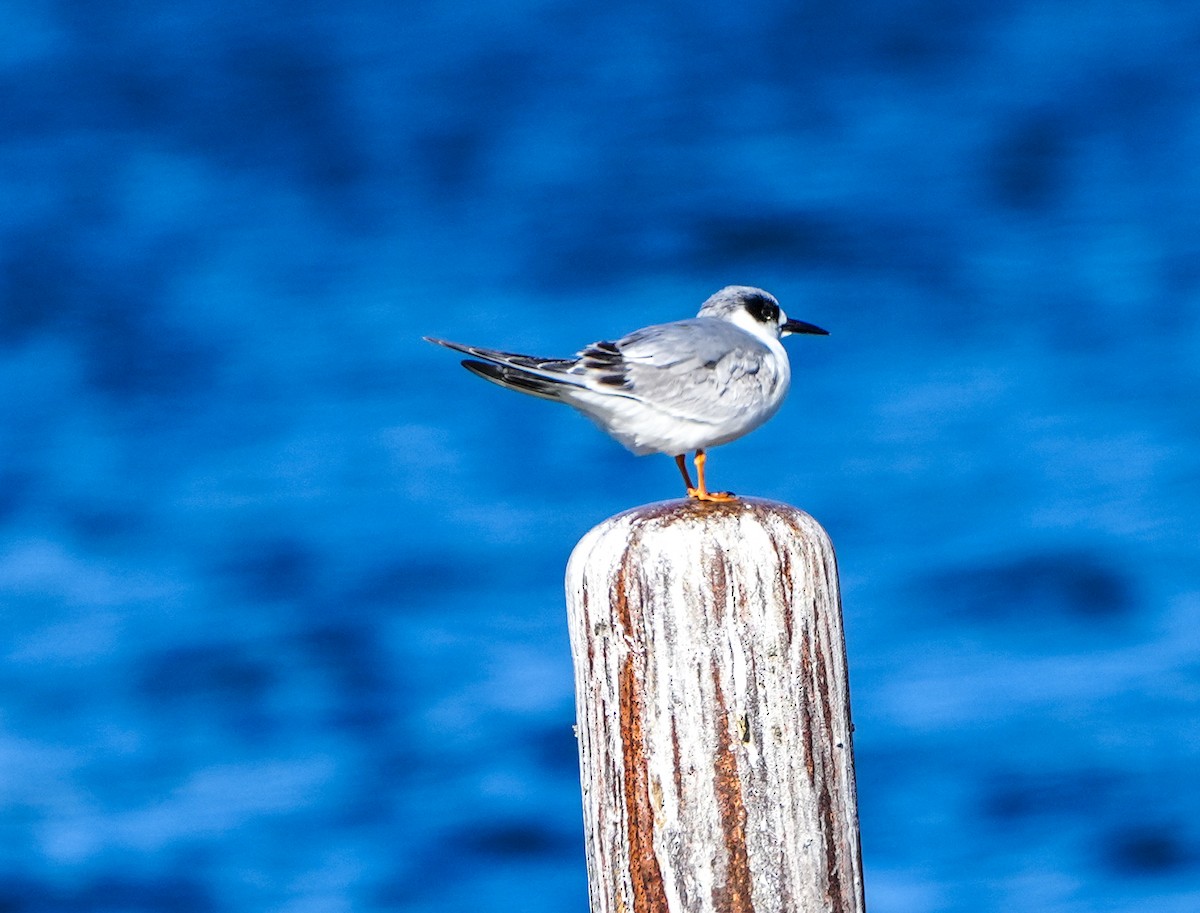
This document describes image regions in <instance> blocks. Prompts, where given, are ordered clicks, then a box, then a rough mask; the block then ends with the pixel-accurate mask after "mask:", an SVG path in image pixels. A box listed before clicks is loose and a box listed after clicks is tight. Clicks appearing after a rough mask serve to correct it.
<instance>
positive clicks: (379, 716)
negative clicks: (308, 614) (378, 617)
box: [299, 621, 396, 734]
mask: <svg viewBox="0 0 1200 913" xmlns="http://www.w3.org/2000/svg"><path fill="white" fill-rule="evenodd" d="M299 645H300V648H301V650H302V652H303V654H304V657H305V667H306V669H308V670H309V671H312V672H318V673H320V674H321V675H322V676H323V677H324V679H325V680H326V681H327V682H328V683H329V686H330V690H331V691H332V698H333V700H332V707H331V709H330V710H329V711H328V712H327V714H328V716H327V719H326V720H325V722H326V724H327V725H329V726H331V727H333V728H335V729H339V730H350V731H354V732H361V733H366V734H371V733H379V732H381V731H382V730H383V729H384V728H385V727H386V726H387V724H389V723H390V722H391V721H392V719H393V716H394V713H393V710H394V709H395V701H396V687H395V682H394V681H393V676H392V675H391V674H390V667H391V662H390V660H389V657H388V656H387V655H386V654H385V652H384V651H383V650H382V649H381V641H380V631H379V630H378V629H376V628H374V627H372V626H371V625H369V624H367V623H364V622H355V621H330V622H328V623H325V624H321V625H318V626H316V627H313V628H309V629H308V630H306V631H304V632H303V633H302V634H301V635H300V636H299Z"/></svg>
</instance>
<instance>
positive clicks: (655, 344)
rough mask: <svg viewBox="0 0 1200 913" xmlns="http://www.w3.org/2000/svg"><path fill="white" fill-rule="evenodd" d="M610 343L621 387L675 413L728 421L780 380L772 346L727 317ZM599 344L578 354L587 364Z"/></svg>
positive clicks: (701, 419) (645, 331)
mask: <svg viewBox="0 0 1200 913" xmlns="http://www.w3.org/2000/svg"><path fill="white" fill-rule="evenodd" d="M609 345H612V346H613V347H614V348H615V349H616V350H617V352H618V353H619V356H620V372H621V376H622V380H623V383H622V385H621V389H622V390H623V392H625V393H626V394H627V395H629V396H632V397H633V398H635V399H638V400H641V401H642V402H644V403H646V404H647V405H649V406H653V407H654V408H655V409H658V410H660V411H662V412H664V413H666V414H668V415H671V416H674V417H677V418H683V419H688V420H691V421H696V422H708V423H713V424H719V423H723V422H726V421H728V420H730V419H732V418H734V417H735V416H736V415H738V414H740V413H743V412H745V411H746V409H747V408H749V406H750V401H751V399H753V400H754V401H756V402H760V401H761V400H762V399H763V398H765V397H767V396H769V395H770V394H771V393H772V392H774V389H775V387H776V385H777V384H778V383H779V375H778V373H777V372H776V371H775V370H774V365H773V359H771V352H770V350H769V349H768V348H767V347H766V346H765V345H763V344H762V343H761V342H759V341H758V340H757V339H755V338H754V337H753V336H751V335H750V334H748V333H745V332H743V331H742V330H740V329H738V328H737V327H736V326H734V325H732V324H730V323H728V322H727V321H724V320H714V319H712V318H706V317H696V318H692V319H691V320H679V321H676V322H674V323H664V324H659V325H657V326H652V327H646V328H645V329H643V330H637V331H636V332H633V333H630V334H629V335H628V336H626V337H625V338H623V339H620V340H618V341H617V342H616V343H613V344H609ZM595 348H596V347H595V346H593V347H591V348H590V349H585V350H584V351H583V352H581V353H580V356H581V361H582V362H583V363H584V364H587V362H588V360H589V358H590V357H591V355H592V352H593V351H594V350H595ZM589 373H591V372H590V371H589ZM609 373H610V375H611V374H612V373H613V370H612V369H610V370H609Z"/></svg>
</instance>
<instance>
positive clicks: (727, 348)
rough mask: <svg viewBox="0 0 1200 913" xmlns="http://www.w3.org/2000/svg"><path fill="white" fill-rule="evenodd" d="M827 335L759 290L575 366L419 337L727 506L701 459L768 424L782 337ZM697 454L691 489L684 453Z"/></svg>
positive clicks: (783, 377) (580, 358)
mask: <svg viewBox="0 0 1200 913" xmlns="http://www.w3.org/2000/svg"><path fill="white" fill-rule="evenodd" d="M791 333H812V334H817V335H821V336H826V335H828V333H827V332H826V331H825V330H822V329H821V328H820V327H818V326H814V325H813V324H811V323H805V322H803V321H801V320H789V319H788V318H787V315H786V314H784V312H783V310H782V309H781V308H780V307H779V302H778V301H776V300H775V297H774V296H773V295H771V294H769V293H767V292H764V291H763V290H762V289H758V288H751V287H749V286H745V285H730V286H727V287H726V288H723V289H721V291H719V292H717V293H716V294H715V295H713V296H712V297H711V298H709V299H708V300H707V301H705V302H704V304H703V305H702V306H701V307H700V313H699V314H698V315H697V316H696V317H693V318H691V319H689V320H677V321H674V322H673V323H660V324H656V325H654V326H648V327H645V328H643V329H640V330H634V331H633V332H632V333H630V334H629V335H628V336H623V337H622V338H620V339H618V340H616V341H615V342H595V343H592V344H591V345H590V346H587V347H585V348H584V349H581V350H580V352H579V353H578V354H577V355H576V356H575V357H574V358H535V357H533V356H530V355H515V354H513V353H510V352H499V351H496V350H494V349H483V348H479V347H478V346H468V345H462V344H461V343H457V342H447V341H446V340H444V339H434V338H432V337H429V336H426V337H425V338H426V339H427V340H428V341H429V342H432V343H436V344H437V345H439V346H445V347H446V348H448V349H454V350H455V351H457V352H462V353H464V354H466V355H470V356H472V359H478V360H467V361H464V362H463V363H462V364H463V367H465V368H467V369H468V370H469V371H471V372H473V373H475V374H478V375H479V376H480V377H482V378H484V379H485V380H490V381H492V383H496V384H499V385H500V386H502V387H507V388H508V389H510V390H516V391H518V392H520V393H528V394H529V395H530V396H537V397H540V398H542V399H548V400H553V401H555V402H561V403H566V404H567V405H569V406H574V407H575V408H576V409H578V410H579V411H580V412H582V413H583V414H584V415H586V416H587V417H588V418H590V419H591V420H592V421H594V422H595V423H596V424H597V425H599V426H600V427H601V428H602V429H603V430H605V431H607V432H608V433H609V434H610V435H612V436H613V437H614V438H616V439H617V440H618V441H620V442H621V443H622V444H624V445H625V446H626V447H628V448H629V449H630V450H632V451H633V452H634V453H636V454H638V455H642V454H647V453H665V454H667V455H668V456H674V457H675V463H676V465H677V466H678V467H679V471H680V472H681V473H682V474H683V480H684V484H685V485H686V486H687V493H688V496H689V497H692V498H697V499H699V500H701V501H732V500H734V496H733V495H732V494H731V493H729V492H711V491H709V490H708V487H707V484H706V482H705V478H704V465H705V460H706V456H705V451H706V450H708V449H709V448H711V447H716V446H718V445H720V444H727V443H729V442H730V441H732V440H735V439H736V438H739V437H741V436H742V435H744V434H748V433H749V432H751V431H753V430H754V429H755V428H757V427H758V426H759V425H761V424H763V422H765V421H767V419H769V418H771V416H773V415H774V414H775V413H776V412H777V411H778V410H779V406H780V404H781V403H782V402H783V398H784V395H785V394H786V393H787V390H788V384H789V383H790V381H791V368H790V366H789V365H788V357H787V352H785V351H784V348H783V345H782V344H781V343H780V341H779V340H780V337H782V336H787V335H789V334H791ZM688 451H695V454H696V458H695V464H696V475H697V484H696V485H694V486H693V485H692V479H691V476H690V475H689V474H688V469H687V462H686V460H685V454H686V453H687V452H688Z"/></svg>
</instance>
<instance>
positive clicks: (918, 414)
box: [0, 0, 1200, 913]
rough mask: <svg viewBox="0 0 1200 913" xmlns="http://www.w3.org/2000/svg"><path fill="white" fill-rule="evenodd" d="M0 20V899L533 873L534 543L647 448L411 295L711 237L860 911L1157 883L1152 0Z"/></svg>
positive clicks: (1175, 353)
mask: <svg viewBox="0 0 1200 913" xmlns="http://www.w3.org/2000/svg"><path fill="white" fill-rule="evenodd" d="M0 22H2V23H3V26H4V34H5V40H4V42H3V43H2V44H0V87H2V91H0V97H2V98H3V107H2V109H0V110H2V114H0V124H2V129H0V185H2V191H0V193H2V198H3V200H4V205H3V207H0V239H2V242H0V256H2V257H3V265H2V270H0V384H2V387H3V391H4V395H3V398H2V399H0V409H2V414H0V435H2V451H0V452H2V462H0V523H2V524H3V525H2V542H0V545H2V548H0V644H2V645H3V653H4V655H3V660H2V662H0V908H2V909H4V910H6V911H72V913H74V911H80V913H84V911H94V910H105V911H108V910H121V911H182V913H189V911H196V913H201V911H232V913H241V911H247V913H249V911H264V910H276V911H289V913H290V911H296V913H300V911H305V913H308V911H373V910H403V911H412V913H458V911H463V913H468V911H469V913H479V911H492V910H495V911H514V910H515V911H529V913H542V911H546V913H550V911H554V913H560V911H584V910H586V886H585V873H584V863H583V849H582V836H581V821H580V811H579V808H580V801H579V787H578V782H577V764H576V759H575V743H574V740H573V738H572V734H571V725H572V723H573V719H574V710H573V703H572V702H573V693H572V681H571V666H570V657H569V652H568V645H567V635H566V625H565V617H564V609H563V598H562V591H561V577H562V571H563V568H564V565H565V561H566V558H567V556H568V554H569V553H570V550H571V548H572V547H573V545H574V543H575V542H576V541H577V540H578V538H579V537H580V536H581V535H582V534H583V533H584V532H585V531H586V530H587V529H589V528H590V527H591V526H593V525H594V524H596V523H598V522H599V521H601V520H603V519H604V518H605V517H607V516H610V515H612V514H615V513H618V512H620V511H622V510H624V509H626V508H628V507H631V506H634V505H637V504H640V503H645V502H648V501H654V500H660V499H663V498H667V497H675V496H677V495H678V494H679V493H680V492H679V487H680V486H679V482H678V477H677V475H676V471H675V467H674V466H673V465H672V464H671V461H670V460H669V459H666V458H664V457H646V458H641V459H639V458H634V457H633V456H631V455H629V454H628V453H626V452H625V451H624V450H622V449H621V448H620V447H619V446H618V445H616V444H615V443H613V442H612V441H610V440H608V439H607V438H606V437H604V436H603V435H601V434H600V433H598V432H597V431H596V430H595V429H594V428H593V427H591V426H590V425H589V423H587V422H586V421H585V420H584V419H582V418H580V417H579V416H577V415H575V414H573V413H571V412H570V411H569V410H566V409H560V408H557V407H553V406H550V405H548V404H545V403H541V402H538V401H535V400H532V399H528V398H523V397H518V396H514V395H512V394H509V393H506V392H504V391H501V390H498V389H496V388H494V387H491V386H488V385H486V384H483V383H480V382H479V381H478V380H476V379H475V378H473V377H471V376H470V375H468V374H467V373H466V372H464V371H462V370H461V369H459V367H458V366H457V364H456V360H455V359H454V358H453V357H451V356H450V354H449V353H447V352H445V351H444V350H439V349H435V348H434V347H432V346H429V345H427V344H425V343H423V342H421V341H420V339H419V337H420V336H421V335H422V334H434V335H439V336H447V337H450V338H454V339H462V340H464V341H468V342H478V343H482V344H490V345H495V346H500V347H507V348H510V349H515V350H519V351H529V352H533V353H537V354H547V355H559V354H569V353H570V352H572V351H574V350H575V349H576V348H578V347H579V346H580V345H581V344H583V343H586V342H589V341H592V340H595V339H601V338H606V337H608V338H611V337H613V336H615V335H617V334H620V333H622V332H624V331H627V330H630V329H633V328H635V327H637V326H641V325H643V324H645V323H649V322H655V321H663V320H670V319H674V318H679V317H686V316H690V315H692V314H693V313H694V312H695V309H696V308H697V306H698V305H699V303H700V302H701V301H702V300H703V299H704V298H705V297H706V296H707V295H709V294H710V293H711V292H713V291H715V290H716V289H717V288H719V287H721V286H722V285H725V284H729V283H744V284H753V285H760V286H763V287H765V288H767V289H769V290H771V291H772V292H774V293H775V294H776V295H777V296H778V297H779V298H780V300H781V302H782V303H783V305H784V308H785V309H786V310H787V311H788V312H789V314H791V315H792V316H794V317H798V318H801V319H805V320H809V321H812V322H815V323H818V324H820V325H822V326H824V327H827V328H828V329H829V330H831V332H832V335H831V336H829V337H828V338H813V337H799V338H794V339H792V340H790V341H789V343H788V345H789V347H790V350H791V352H792V353H793V365H794V375H795V377H794V386H793V390H792V393H791V396H790V398H789V400H788V402H787V403H786V404H785V406H784V408H783V410H782V412H781V413H780V414H779V415H778V417H777V418H776V419H775V420H774V421H773V422H772V423H770V424H769V425H768V426H767V427H764V428H763V429H761V430H760V431H758V432H756V433H755V434H753V435H751V436H750V437H748V438H746V439H744V440H742V441H738V442H736V443H734V444H732V445H730V446H728V447H724V448H721V449H719V450H717V451H715V452H714V453H713V456H712V460H711V462H710V470H711V478H712V481H713V483H714V484H715V485H716V486H718V487H722V488H732V489H733V490H735V491H738V492H742V493H747V494H755V495H759V496H763V497H769V498H774V499H778V500H783V501H787V502H789V503H792V504H795V505H798V506H800V507H803V508H804V509H806V510H808V511H809V512H810V513H812V514H813V515H814V516H816V517H817V518H818V519H819V520H820V521H821V522H822V523H823V524H824V525H825V527H826V528H827V529H828V531H829V532H830V534H831V536H832V538H833V540H834V542H835V544H836V546H837V548H838V554H839V561H840V567H841V575H842V585H843V596H844V602H845V622H846V630H847V638H848V647H849V657H850V663H851V674H852V687H853V700H854V715H855V720H856V723H857V727H858V729H857V736H856V739H857V744H856V747H857V755H858V778H859V788H860V804H861V816H862V834H863V853H864V859H865V868H866V886H867V896H868V901H869V905H870V908H871V910H872V911H873V913H992V911H996V913H999V911H1013V910H1021V911H1035V913H1036V911H1046V913H1067V911H1070V913H1079V911H1122V913H1125V911H1130V913H1132V911H1149V910H1153V911H1155V913H1194V911H1196V910H1200V785H1198V784H1200V725H1198V712H1200V536H1198V535H1197V516H1198V515H1200V414H1198V413H1200V409H1198V391H1200V306H1198V305H1200V66H1198V61H1200V6H1197V5H1196V4H1194V3H1186V2H1171V0H1139V2H1120V0H1097V2H1092V3H1068V2H1049V3H1047V2H1033V0H1025V2H1017V0H997V2H992V3H981V4H972V3H954V2H949V0H911V2H902V3H882V2H872V0H868V2H865V3H858V4H834V3H824V2H807V3H800V4H797V3H785V2H767V0H762V2H750V3H747V4H736V5H724V6H721V5H715V4H699V5H688V4H677V3H650V4H644V3H628V2H621V0H618V2H615V3H604V4H596V3H585V2H561V3H554V2H541V3H538V2H524V3H522V2H511V0H510V2H503V3H501V2H472V3H465V2H460V3H445V2H443V3H428V2H415V3H384V2H373V0H346V2H342V3H339V4H318V3H303V2H302V3H277V2H269V3H268V2H259V3H250V4H246V3H229V2H213V3H199V2H194V3H179V2H153V3H151V2H140V3H139V2H120V3H95V4H91V3H83V2H68V0H62V2H34V0H26V2H20V0H16V2H14V0H5V2H3V3H2V4H0Z"/></svg>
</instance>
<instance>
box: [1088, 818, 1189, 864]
mask: <svg viewBox="0 0 1200 913" xmlns="http://www.w3.org/2000/svg"><path fill="white" fill-rule="evenodd" d="M1102 858H1103V862H1104V865H1105V866H1106V868H1108V869H1110V870H1111V871H1113V872H1115V873H1117V874H1120V875H1125V876H1145V877H1151V876H1157V875H1172V874H1176V873H1178V872H1181V871H1184V870H1190V869H1192V868H1194V867H1195V866H1196V864H1197V862H1198V861H1200V854H1198V853H1197V850H1196V847H1195V846H1194V845H1192V843H1191V841H1190V840H1189V838H1188V834H1187V833H1186V831H1185V830H1184V828H1182V827H1180V826H1179V825H1173V824H1167V823H1159V824H1130V825H1127V826H1124V827H1121V828H1118V829H1116V830H1115V831H1113V832H1112V833H1110V834H1108V835H1107V837H1106V838H1105V840H1104V845H1103V850H1102Z"/></svg>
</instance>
